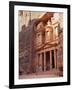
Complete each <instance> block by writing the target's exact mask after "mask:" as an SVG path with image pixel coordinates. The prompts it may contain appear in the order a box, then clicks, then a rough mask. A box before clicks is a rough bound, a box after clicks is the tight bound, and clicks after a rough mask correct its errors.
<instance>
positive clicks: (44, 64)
mask: <svg viewBox="0 0 72 90" xmlns="http://www.w3.org/2000/svg"><path fill="white" fill-rule="evenodd" d="M44 71H46V53H45V52H44Z"/></svg>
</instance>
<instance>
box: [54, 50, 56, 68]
mask: <svg viewBox="0 0 72 90" xmlns="http://www.w3.org/2000/svg"><path fill="white" fill-rule="evenodd" d="M54 62H55V68H57V65H56V64H57V63H56V50H54Z"/></svg>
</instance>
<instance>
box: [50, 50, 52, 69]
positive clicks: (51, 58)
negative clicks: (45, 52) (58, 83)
mask: <svg viewBox="0 0 72 90" xmlns="http://www.w3.org/2000/svg"><path fill="white" fill-rule="evenodd" d="M50 69H52V53H51V51H50Z"/></svg>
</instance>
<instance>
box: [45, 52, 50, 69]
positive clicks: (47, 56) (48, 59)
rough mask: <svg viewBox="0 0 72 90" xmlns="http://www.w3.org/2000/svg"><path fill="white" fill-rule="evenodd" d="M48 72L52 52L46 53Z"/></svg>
mask: <svg viewBox="0 0 72 90" xmlns="http://www.w3.org/2000/svg"><path fill="white" fill-rule="evenodd" d="M46 70H50V51H48V52H46Z"/></svg>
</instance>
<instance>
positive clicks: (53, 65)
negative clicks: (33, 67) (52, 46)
mask: <svg viewBox="0 0 72 90" xmlns="http://www.w3.org/2000/svg"><path fill="white" fill-rule="evenodd" d="M51 53H52V68H55V63H54V50H52V51H51Z"/></svg>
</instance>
